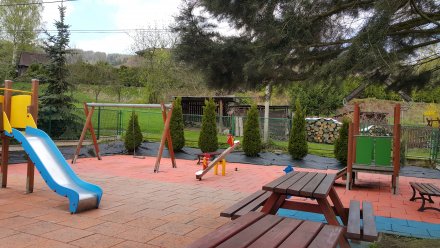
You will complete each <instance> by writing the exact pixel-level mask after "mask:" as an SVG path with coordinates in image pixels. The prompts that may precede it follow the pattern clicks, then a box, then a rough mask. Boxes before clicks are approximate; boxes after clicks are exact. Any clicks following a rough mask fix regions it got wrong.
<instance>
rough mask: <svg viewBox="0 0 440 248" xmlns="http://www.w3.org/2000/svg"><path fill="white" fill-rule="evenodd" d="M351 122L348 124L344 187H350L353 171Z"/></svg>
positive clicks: (347, 188)
mask: <svg viewBox="0 0 440 248" xmlns="http://www.w3.org/2000/svg"><path fill="white" fill-rule="evenodd" d="M353 140H354V137H353V123H351V122H350V124H349V125H348V154H347V179H346V181H345V182H346V184H345V189H346V190H350V189H351V185H350V184H351V180H352V179H351V177H352V171H353Z"/></svg>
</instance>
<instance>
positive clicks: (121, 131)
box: [119, 110, 124, 135]
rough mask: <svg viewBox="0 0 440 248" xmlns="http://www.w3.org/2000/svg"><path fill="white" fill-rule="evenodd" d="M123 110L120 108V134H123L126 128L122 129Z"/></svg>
mask: <svg viewBox="0 0 440 248" xmlns="http://www.w3.org/2000/svg"><path fill="white" fill-rule="evenodd" d="M122 114H123V112H122V110H119V135H122V133H123V131H124V129H122Z"/></svg>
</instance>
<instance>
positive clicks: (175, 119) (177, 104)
mask: <svg viewBox="0 0 440 248" xmlns="http://www.w3.org/2000/svg"><path fill="white" fill-rule="evenodd" d="M181 101H182V99H181V98H180V97H178V98H177V99H176V100H175V101H174V108H173V115H172V116H171V122H170V132H171V140H172V141H173V149H174V150H175V151H181V150H182V148H183V147H184V146H185V134H184V132H183V128H184V125H183V114H182V103H181Z"/></svg>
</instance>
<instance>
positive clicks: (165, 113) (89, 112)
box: [72, 103, 177, 173]
mask: <svg viewBox="0 0 440 248" xmlns="http://www.w3.org/2000/svg"><path fill="white" fill-rule="evenodd" d="M95 107H112V108H160V109H161V110H162V119H163V122H164V131H163V133H162V138H161V140H160V146H159V150H158V153H157V157H156V163H155V165H154V172H155V173H158V172H159V166H160V160H161V159H162V155H163V150H164V148H165V141H168V142H167V143H168V151H169V153H170V158H171V162H172V165H173V168H177V166H176V159H175V156H174V150H173V142H172V140H171V133H170V122H171V116H172V114H173V107H174V104H173V103H171V104H164V103H161V104H118V103H84V114H85V115H86V122H85V123H84V127H83V130H82V132H81V136H80V138H79V142H78V145H77V147H76V151H75V154H74V156H73V159H72V164H74V163H76V160H77V159H78V156H79V153H80V152H81V147H82V144H83V142H84V139H85V136H86V133H87V130H89V131H90V134H91V136H92V141H93V146H94V148H95V154H96V157H97V158H98V160H101V159H102V158H101V154H100V153H99V146H98V140H97V139H96V135H95V130H94V128H93V124H92V116H93V112H94V111H95Z"/></svg>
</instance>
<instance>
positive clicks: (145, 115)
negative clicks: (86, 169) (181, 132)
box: [39, 107, 163, 140]
mask: <svg viewBox="0 0 440 248" xmlns="http://www.w3.org/2000/svg"><path fill="white" fill-rule="evenodd" d="M132 112H134V113H135V114H137V115H138V121H139V126H140V128H141V131H142V133H143V135H144V137H145V138H146V139H151V140H158V139H160V137H161V134H162V131H163V119H162V112H160V110H157V111H156V110H138V109H136V110H132V109H108V108H102V107H98V108H95V111H94V112H93V116H92V125H93V128H94V130H95V134H96V136H97V138H98V139H105V138H114V137H120V136H123V134H124V133H125V131H126V130H127V128H130V127H128V122H129V120H130V117H131V114H132ZM75 115H76V116H77V117H78V119H77V122H78V123H80V125H81V127H80V128H78V129H77V130H75V131H74V133H72V132H70V133H69V135H68V136H66V135H61V136H60V137H58V139H78V138H79V136H80V135H81V131H82V125H84V123H85V114H84V110H83V109H80V108H78V109H76V110H75ZM46 125H47V126H45V127H41V125H40V126H39V127H40V128H42V129H44V130H46V132H47V133H48V134H49V136H51V137H53V135H51V134H54V133H56V130H52V126H53V125H51V122H49V123H48V124H46ZM132 128H133V127H132ZM88 135H90V134H89V133H88Z"/></svg>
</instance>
